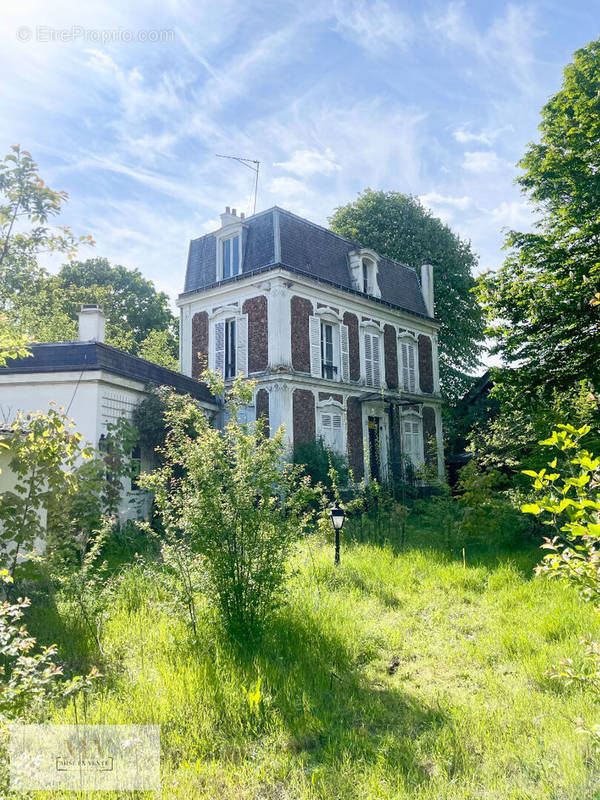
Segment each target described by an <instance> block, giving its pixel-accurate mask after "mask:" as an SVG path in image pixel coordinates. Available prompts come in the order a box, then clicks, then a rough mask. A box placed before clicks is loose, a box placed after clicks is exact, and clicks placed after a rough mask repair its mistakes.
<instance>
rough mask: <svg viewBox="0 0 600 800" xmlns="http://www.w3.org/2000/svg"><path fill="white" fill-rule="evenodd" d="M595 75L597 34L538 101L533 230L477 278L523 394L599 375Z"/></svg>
mask: <svg viewBox="0 0 600 800" xmlns="http://www.w3.org/2000/svg"><path fill="white" fill-rule="evenodd" d="M599 80H600V40H596V41H593V42H591V43H590V44H588V45H587V46H586V47H584V48H582V49H580V50H578V51H577V52H576V53H575V56H574V60H573V63H571V64H569V65H568V66H567V67H566V68H565V70H564V80H563V85H562V88H561V89H560V91H559V92H557V93H556V94H555V95H554V96H553V97H551V98H550V100H549V101H548V102H547V103H546V105H545V106H544V108H543V109H542V121H541V124H540V131H541V136H540V141H539V142H537V143H532V144H530V145H529V148H528V150H527V153H526V154H525V156H524V158H523V159H522V160H521V162H520V166H521V167H522V168H523V170H524V173H523V175H522V176H521V177H520V178H519V179H518V182H519V183H520V185H521V188H522V190H523V192H524V193H525V194H526V195H527V196H528V197H529V199H530V200H531V201H532V203H533V204H534V207H535V209H536V211H537V212H538V215H539V219H538V221H537V223H536V225H535V230H534V232H533V233H520V232H517V231H510V232H509V233H508V235H507V238H506V246H507V248H508V249H509V251H510V252H509V255H508V257H507V259H506V261H505V263H504V265H503V266H502V267H501V269H500V270H499V271H498V272H497V273H495V274H492V273H488V274H486V275H485V276H483V277H482V278H481V280H480V284H479V294H480V299H481V301H482V302H483V304H484V306H485V311H486V316H487V319H488V323H489V326H488V334H489V335H490V336H492V337H494V339H495V345H494V348H493V350H492V352H494V353H497V354H500V355H501V356H502V358H503V359H504V361H505V362H507V363H508V364H511V365H514V368H513V369H511V370H506V371H505V372H504V373H503V375H502V376H501V380H502V383H503V384H505V385H508V384H510V385H512V387H513V389H512V391H513V393H516V392H517V391H518V392H520V393H521V394H522V395H524V396H525V397H531V396H532V395H534V396H535V395H537V394H538V392H539V387H543V388H544V390H545V396H546V397H548V396H550V394H551V393H552V391H554V390H558V391H559V392H563V391H565V390H568V389H570V387H571V386H572V385H573V384H575V383H577V382H578V381H581V380H584V379H585V380H589V381H591V382H592V384H593V385H594V386H597V385H598V380H599V378H600V336H599V335H598V332H599V314H600V305H599V304H598V297H599V288H600V223H599V209H600V206H599V202H600V201H599V193H598V188H599V173H598V147H597V141H598V136H599V135H600V104H599V103H598V83H599Z"/></svg>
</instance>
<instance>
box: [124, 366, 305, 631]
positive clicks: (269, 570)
mask: <svg viewBox="0 0 600 800" xmlns="http://www.w3.org/2000/svg"><path fill="white" fill-rule="evenodd" d="M203 379H204V380H206V381H207V382H208V383H209V385H210V387H211V389H212V391H213V393H214V394H216V395H221V394H223V393H224V391H225V387H224V384H223V381H222V380H221V379H220V377H218V376H216V375H215V374H214V373H205V374H204V375H203ZM252 389H253V386H252V384H251V383H247V384H244V382H243V381H242V380H241V379H240V378H237V379H236V380H235V381H234V384H233V387H232V389H231V391H230V392H229V393H228V395H227V398H226V411H227V414H228V421H227V423H226V424H225V426H224V428H223V430H218V429H216V428H214V427H213V426H212V425H211V424H210V422H209V420H208V419H207V418H206V416H205V414H204V413H203V411H202V409H201V408H199V407H198V406H197V405H196V404H195V403H194V402H193V401H192V400H191V399H190V398H185V397H180V396H177V395H174V394H172V395H170V397H169V399H168V402H167V412H166V418H167V423H168V427H169V433H168V435H167V439H166V442H165V445H164V447H163V448H162V457H163V460H164V463H163V465H162V466H160V467H159V468H158V469H156V470H155V471H154V472H153V473H151V474H149V475H142V476H141V479H140V483H141V484H142V485H143V486H145V487H146V488H148V489H151V490H153V491H154V493H155V504H156V507H157V508H158V510H159V514H160V516H161V520H162V525H163V528H164V534H163V536H164V542H165V544H166V550H165V552H166V554H167V556H168V558H169V559H170V561H171V563H172V565H173V566H174V567H175V569H177V570H178V572H179V575H180V578H181V584H182V586H183V587H184V592H185V594H186V604H187V605H188V608H189V610H190V618H191V621H192V624H194V616H193V615H194V614H195V606H194V604H193V598H194V593H195V590H196V587H195V585H194V583H193V580H194V575H188V574H187V571H188V569H189V567H190V564H192V565H193V563H194V561H193V560H192V561H191V559H197V558H200V559H201V562H202V565H203V568H204V570H205V574H206V587H205V588H206V591H207V594H208V596H209V597H210V599H211V600H212V602H213V604H214V607H215V608H216V610H217V611H218V613H219V615H220V618H221V620H222V622H223V624H224V626H225V628H226V630H227V631H228V632H229V633H231V634H233V635H234V636H235V637H236V638H240V637H241V638H244V637H246V636H247V635H248V634H250V633H254V632H256V631H257V629H259V628H260V626H261V623H262V622H263V620H264V619H265V618H266V616H267V615H268V613H269V611H270V610H271V609H272V608H273V606H274V604H275V603H276V602H277V599H278V597H279V596H280V593H281V589H282V585H283V581H284V578H285V574H286V560H287V557H288V555H289V553H290V550H291V548H292V546H293V544H294V542H295V541H296V540H297V539H298V537H299V536H300V534H301V532H302V530H303V527H304V525H305V524H306V522H307V519H306V513H305V508H306V506H307V503H308V502H309V501H310V500H311V499H312V498H313V497H314V491H313V490H312V489H311V488H310V481H309V479H308V478H307V477H306V478H304V479H301V478H300V468H299V467H297V466H294V465H290V464H288V463H287V462H286V459H285V455H286V449H287V444H286V441H285V437H284V432H283V430H279V431H277V433H275V434H274V435H273V436H272V437H271V438H269V437H268V436H266V435H265V431H264V423H263V421H262V420H259V421H257V422H256V423H245V422H242V421H241V419H242V413H241V412H242V409H243V407H244V406H245V405H247V404H248V403H249V402H250V401H251V397H252ZM190 580H192V583H190Z"/></svg>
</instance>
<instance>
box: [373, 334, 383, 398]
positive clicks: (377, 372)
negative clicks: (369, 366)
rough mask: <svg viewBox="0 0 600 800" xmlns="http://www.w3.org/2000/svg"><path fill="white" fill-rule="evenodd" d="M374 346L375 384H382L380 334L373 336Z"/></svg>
mask: <svg viewBox="0 0 600 800" xmlns="http://www.w3.org/2000/svg"><path fill="white" fill-rule="evenodd" d="M371 338H372V346H373V386H381V366H380V363H379V336H372V337H371Z"/></svg>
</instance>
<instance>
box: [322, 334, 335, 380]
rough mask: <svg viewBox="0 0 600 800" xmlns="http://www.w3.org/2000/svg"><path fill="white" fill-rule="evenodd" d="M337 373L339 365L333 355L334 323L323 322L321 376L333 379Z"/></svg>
mask: <svg viewBox="0 0 600 800" xmlns="http://www.w3.org/2000/svg"><path fill="white" fill-rule="evenodd" d="M336 375H337V367H336V365H335V364H334V356H333V325H332V324H331V323H329V322H321V377H323V378H328V379H329V380H330V381H331V380H333V379H334V378H335V377H336Z"/></svg>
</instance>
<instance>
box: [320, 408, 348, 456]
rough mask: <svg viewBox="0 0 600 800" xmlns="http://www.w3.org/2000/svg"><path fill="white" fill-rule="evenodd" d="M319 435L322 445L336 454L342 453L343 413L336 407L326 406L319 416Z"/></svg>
mask: <svg viewBox="0 0 600 800" xmlns="http://www.w3.org/2000/svg"><path fill="white" fill-rule="evenodd" d="M319 422H320V426H319V431H318V433H319V435H320V437H321V439H322V440H323V444H324V445H325V446H326V447H328V448H329V449H330V450H334V451H335V452H336V453H342V454H343V452H344V425H343V411H342V409H341V408H338V407H337V406H335V405H333V406H327V407H326V408H324V409H323V410H322V411H321V412H320V414H319Z"/></svg>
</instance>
